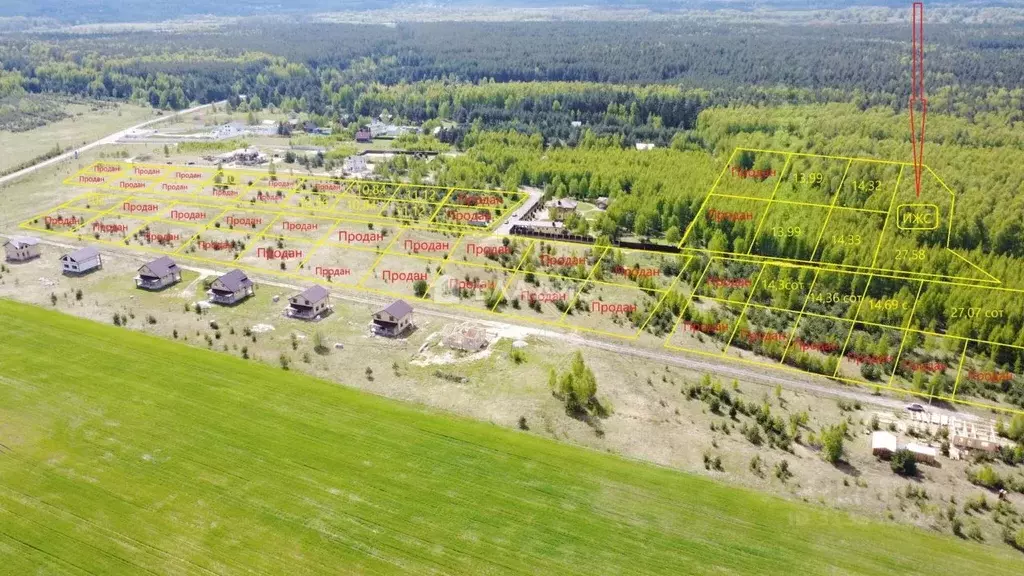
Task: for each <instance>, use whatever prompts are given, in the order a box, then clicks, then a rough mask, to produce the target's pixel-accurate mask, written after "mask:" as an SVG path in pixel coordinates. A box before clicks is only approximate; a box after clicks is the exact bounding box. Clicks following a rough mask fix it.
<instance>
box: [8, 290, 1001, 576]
mask: <svg viewBox="0 0 1024 576" xmlns="http://www.w3.org/2000/svg"><path fill="white" fill-rule="evenodd" d="M0 336H2V338H3V339H4V341H5V342H9V346H10V347H9V348H8V350H10V352H11V356H10V358H12V359H14V361H11V362H5V363H4V366H3V368H2V369H0V375H2V380H0V382H2V384H0V406H3V407H4V408H3V410H4V418H3V420H0V422H2V423H0V433H2V435H3V437H4V443H5V446H6V449H5V453H4V455H3V457H2V458H0V478H2V479H3V482H2V483H0V507H2V509H4V510H5V511H8V512H9V513H5V514H2V515H0V532H2V533H3V534H6V535H17V538H16V539H15V538H11V537H9V536H4V537H2V538H0V549H2V550H4V557H5V569H8V570H9V571H10V572H11V573H14V574H28V573H33V572H40V571H42V572H47V573H78V572H80V571H85V572H91V573H97V574H137V573H138V572H140V571H142V570H144V568H148V569H151V570H155V571H156V572H159V573H191V572H199V571H212V572H216V573H221V574H242V573H249V572H250V571H257V572H260V573H289V574H306V573H315V572H318V571H319V570H322V569H323V567H324V566H331V567H344V569H345V570H346V571H353V572H361V573H377V574H410V573H416V574H440V573H459V574H485V573H486V574H518V573H523V572H528V573H545V574H551V573H603V574H626V573H637V572H640V573H644V574H684V573H691V572H692V571H693V568H694V566H701V567H702V568H706V569H709V570H720V571H725V572H731V573H736V574H759V575H760V574H780V575H783V574H784V575H786V576H789V575H791V574H818V573H826V572H830V571H840V572H844V573H857V574H878V575H889V574H894V573H898V574H928V575H929V576H935V575H945V574H950V575H954V574H955V575H960V574H968V573H974V572H976V571H977V570H979V566H984V571H985V573H986V574H993V575H1003V574H1005V575H1011V574H1016V573H1018V571H1019V566H1020V558H1019V557H1018V556H1015V555H1011V553H1009V552H1004V551H1002V550H998V549H991V548H984V547H981V546H979V545H976V544H973V543H969V542H964V541H960V540H957V539H955V538H953V537H946V536H938V535H934V534H930V533H926V532H924V531H921V530H917V529H913V528H907V527H904V526H892V525H886V524H880V523H873V522H868V521H865V520H862V519H855V518H851V517H850V516H848V515H847V514H843V513H838V512H833V511H830V510H826V509H823V508H818V507H814V506H810V505H804V504H797V503H791V502H786V501H782V500H779V499H776V498H772V497H769V496H765V495H761V494H757V493H753V492H749V491H746V490H741V489H735V488H730V487H725V486H723V485H720V484H716V483H714V482H712V481H709V480H707V479H702V478H697V477H692V476H688V475H685V474H680V473H677V472H674V471H672V470H668V469H665V468H658V467H653V466H646V465H642V464H638V463H635V462H631V461H626V460H622V459H619V458H616V457H614V456H610V455H607V454H602V453H600V452H596V451H585V450H580V449H577V448H575V447H572V446H568V445H564V444H558V443H555V442H552V441H547V440H543V439H540V438H536V437H534V436H531V435H529V434H524V433H516V432H512V431H509V430H504V429H501V428H498V427H495V426H493V425H488V424H482V423H477V422H472V421H468V420H465V419H461V418H455V417H451V416H447V415H442V414H438V413H433V412H428V411H425V410H423V409H418V408H413V407H410V406H408V405H405V404H400V403H396V402H392V401H388V400H384V399H381V398H378V397H374V396H370V395H367V394H363V393H359V392H356V391H353V390H350V389H348V388H344V387H341V386H337V385H335V384H331V383H327V382H324V381H320V380H315V379H313V378H309V377H304V376H300V375H296V374H293V373H289V372H283V371H281V370H279V369H275V368H270V367H267V366H264V365H258V364H250V363H247V362H245V361H243V360H240V359H238V358H232V357H228V356H227V355H220V354H216V353H211V352H205V351H202V350H196V349H194V348H187V347H184V346H179V345H177V344H174V343H171V342H166V341H163V340H159V339H156V338H151V337H146V336H142V335H139V334H137V333H128V332H124V331H122V330H121V329H118V328H115V327H113V326H103V325H99V324H94V323H90V322H86V321H82V320H77V319H73V318H70V317H67V316H62V315H59V314H56V313H52V312H48V311H45V310H42V309H38V308H32V307H28V306H23V305H17V304H13V303H10V302H7V301H3V302H0ZM39 349H46V350H48V351H49V352H50V353H49V354H45V355H43V354H38V350H39ZM53 357H63V358H72V357H73V358H82V359H83V361H82V362H71V363H61V364H57V363H54V362H53V361H52V358H53ZM185 366H187V367H189V377H188V378H183V377H182V373H181V368H182V367H185ZM69 382H73V383H74V384H73V385H71V386H70V387H69V384H68V383H69ZM140 399H145V401H140ZM55 494H60V497H59V498H58V497H56V496H55ZM467 535H471V536H472V537H467ZM128 543H130V545H128ZM639 550H642V551H643V552H642V553H638V552H637V551H639ZM72 565H73V567H72Z"/></svg>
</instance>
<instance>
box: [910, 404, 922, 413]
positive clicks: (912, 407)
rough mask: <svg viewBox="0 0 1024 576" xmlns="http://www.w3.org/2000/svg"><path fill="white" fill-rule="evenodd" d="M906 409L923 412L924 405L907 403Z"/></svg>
mask: <svg viewBox="0 0 1024 576" xmlns="http://www.w3.org/2000/svg"><path fill="white" fill-rule="evenodd" d="M907 410H910V411H911V412H924V406H921V405H920V404H918V403H916V402H915V403H913V404H907Z"/></svg>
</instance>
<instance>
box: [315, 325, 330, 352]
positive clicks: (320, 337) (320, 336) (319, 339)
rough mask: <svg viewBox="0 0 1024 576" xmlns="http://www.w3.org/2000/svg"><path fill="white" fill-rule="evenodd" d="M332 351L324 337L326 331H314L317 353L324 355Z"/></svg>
mask: <svg viewBox="0 0 1024 576" xmlns="http://www.w3.org/2000/svg"><path fill="white" fill-rule="evenodd" d="M330 351H331V349H330V347H328V346H327V343H326V341H325V339H324V333H323V332H321V331H319V330H317V331H316V332H313V352H316V353H317V354H320V355H321V356H323V355H325V354H327V353H328V352H330Z"/></svg>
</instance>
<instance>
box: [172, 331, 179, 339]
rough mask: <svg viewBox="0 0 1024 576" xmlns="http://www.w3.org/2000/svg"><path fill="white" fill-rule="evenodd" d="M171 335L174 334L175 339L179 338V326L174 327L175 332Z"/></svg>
mask: <svg viewBox="0 0 1024 576" xmlns="http://www.w3.org/2000/svg"><path fill="white" fill-rule="evenodd" d="M171 335H172V336H174V339H175V340H177V339H178V329H177V328H175V329H174V332H171Z"/></svg>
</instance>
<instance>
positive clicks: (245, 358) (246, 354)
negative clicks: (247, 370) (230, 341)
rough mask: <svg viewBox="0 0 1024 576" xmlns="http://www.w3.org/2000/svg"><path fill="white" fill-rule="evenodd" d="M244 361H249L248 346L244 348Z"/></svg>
mask: <svg viewBox="0 0 1024 576" xmlns="http://www.w3.org/2000/svg"><path fill="white" fill-rule="evenodd" d="M242 359H243V360H248V359H249V347H248V346H242Z"/></svg>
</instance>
